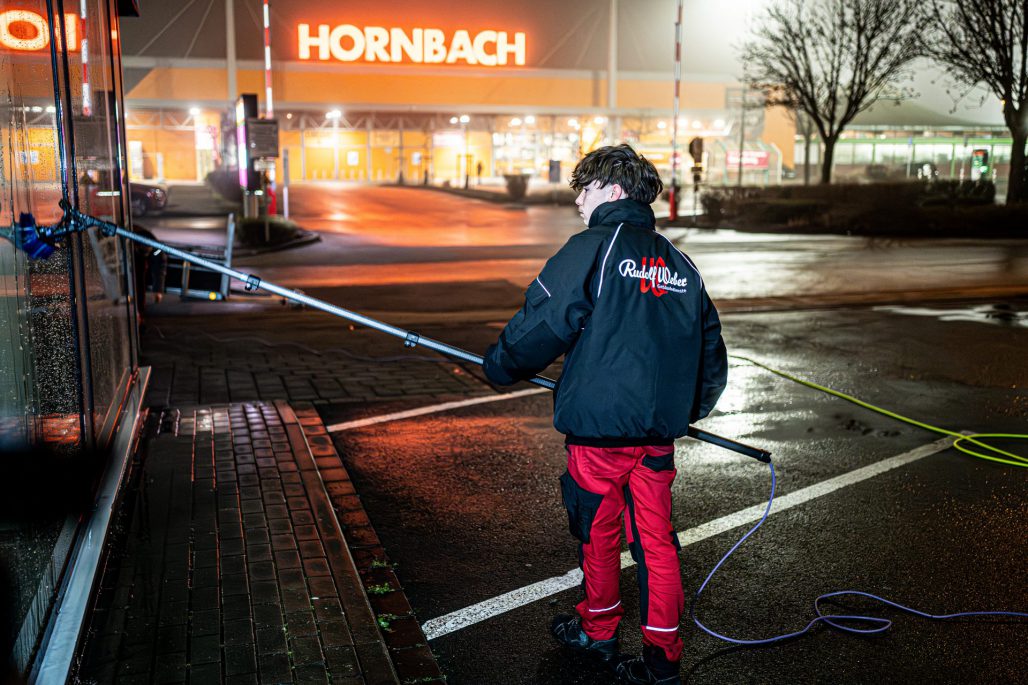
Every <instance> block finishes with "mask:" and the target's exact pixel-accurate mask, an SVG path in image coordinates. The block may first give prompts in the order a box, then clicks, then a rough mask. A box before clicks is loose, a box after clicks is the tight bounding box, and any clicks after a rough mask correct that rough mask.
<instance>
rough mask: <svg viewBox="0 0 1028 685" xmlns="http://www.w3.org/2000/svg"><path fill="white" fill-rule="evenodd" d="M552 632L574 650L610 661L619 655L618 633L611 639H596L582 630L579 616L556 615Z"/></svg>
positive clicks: (552, 624)
mask: <svg viewBox="0 0 1028 685" xmlns="http://www.w3.org/2000/svg"><path fill="white" fill-rule="evenodd" d="M550 632H551V633H553V637H555V638H557V642H559V643H560V644H561V645H563V646H564V647H567V648H568V649H570V650H572V651H575V652H581V653H583V654H589V655H592V656H595V657H597V658H599V659H600V660H602V661H605V662H608V663H609V662H611V661H613V659H614V657H616V656H617V655H618V638H617V635H615V636H614V637H612V638H610V639H609V640H594V639H592V638H591V637H589V636H588V635H586V634H585V631H584V630H582V623H581V621H580V619H579V618H578V617H577V616H569V615H567V614H559V615H557V616H554V617H553V622H552V623H551V624H550Z"/></svg>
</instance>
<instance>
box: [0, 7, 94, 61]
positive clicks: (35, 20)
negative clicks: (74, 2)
mask: <svg viewBox="0 0 1028 685" xmlns="http://www.w3.org/2000/svg"><path fill="white" fill-rule="evenodd" d="M64 32H65V34H67V36H68V49H69V50H71V51H72V52H74V51H76V50H78V49H79V35H78V34H79V18H78V15H75V14H65V15H64ZM57 39H58V45H60V35H59V34H58V36H57ZM0 47H3V48H6V49H8V50H19V51H22V52H36V51H39V50H46V49H47V48H49V47H50V27H49V26H47V23H46V17H44V16H43V15H41V14H38V13H36V12H31V11H29V10H4V11H2V12H0Z"/></svg>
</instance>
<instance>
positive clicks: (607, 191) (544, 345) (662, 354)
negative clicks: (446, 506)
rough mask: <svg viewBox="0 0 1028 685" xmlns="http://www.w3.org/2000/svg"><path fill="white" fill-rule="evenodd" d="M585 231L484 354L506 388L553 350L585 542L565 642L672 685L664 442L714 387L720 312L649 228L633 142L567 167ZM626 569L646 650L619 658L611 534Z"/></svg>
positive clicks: (572, 518)
mask: <svg viewBox="0 0 1028 685" xmlns="http://www.w3.org/2000/svg"><path fill="white" fill-rule="evenodd" d="M571 187H572V188H573V189H575V190H577V191H579V195H578V199H577V200H576V201H575V204H576V205H577V206H578V211H579V214H581V216H582V220H583V221H584V222H585V223H586V225H587V226H588V227H589V228H588V230H585V231H582V232H581V233H578V234H576V235H574V236H572V237H571V239H570V240H568V242H567V243H566V244H565V245H564V247H562V248H561V249H560V251H559V252H557V254H555V255H554V256H553V257H551V258H550V260H549V261H548V262H547V263H546V266H545V267H543V270H542V272H541V273H540V274H539V277H538V278H536V279H535V280H534V281H532V284H531V285H530V286H528V290H527V292H526V293H525V304H524V306H523V307H522V308H521V310H520V311H519V312H518V313H517V314H515V315H514V317H513V318H512V319H511V320H510V322H509V323H508V324H507V326H506V327H505V328H504V330H503V332H502V333H501V334H500V337H499V340H497V342H496V344H495V345H492V346H490V348H489V350H488V351H487V352H486V355H485V372H486V374H487V375H488V377H489V378H490V380H492V381H493V382H494V383H497V384H501V385H509V384H512V383H514V382H516V381H518V380H522V379H525V378H529V377H531V376H533V375H534V374H537V373H539V372H540V371H542V370H543V369H545V368H546V367H547V366H549V365H550V364H551V363H552V362H553V361H555V360H556V359H557V358H558V357H560V356H561V355H562V354H563V355H565V359H564V367H563V372H562V373H561V376H560V379H559V381H558V384H557V388H556V390H555V391H554V409H553V425H554V427H556V429H557V430H558V431H560V432H561V433H563V434H564V435H565V436H566V439H565V442H566V445H567V452H568V469H567V472H566V473H565V474H564V475H563V476H561V479H560V483H561V490H562V494H563V498H564V505H565V507H566V508H567V512H568V523H569V526H570V529H571V534H572V535H574V536H575V537H576V538H577V539H578V540H579V541H580V542H581V545H580V555H579V559H580V563H581V567H582V571H583V573H584V576H585V579H584V583H583V587H584V590H585V598H584V599H583V600H582V601H581V603H579V604H578V606H577V609H578V616H574V617H572V616H567V615H561V616H557V617H556V618H554V620H553V624H552V632H553V635H554V636H555V637H556V639H557V641H558V642H560V643H561V644H562V645H564V646H566V647H568V648H570V649H572V650H575V651H579V652H584V653H589V654H593V655H595V656H598V657H600V658H602V659H603V660H604V661H607V662H609V663H611V664H612V665H614V666H615V667H616V668H617V671H618V675H619V676H620V677H621V679H622V680H624V681H626V682H629V683H646V684H651V683H660V685H673V684H674V683H679V682H681V681H680V678H679V661H680V659H681V654H682V639H681V637H680V636H679V634H678V631H679V620H680V618H681V614H682V612H683V610H684V605H685V596H684V593H683V591H682V583H681V575H680V569H679V562H678V549H679V548H678V538H677V537H676V535H675V531H674V528H673V527H672V525H671V483H672V481H674V478H675V474H676V473H677V471H676V469H675V463H674V441H675V439H676V438H680V437H682V436H684V435H685V434H686V430H687V428H688V426H689V424H690V423H691V422H693V421H696V420H698V419H702V418H703V417H704V416H706V415H707V414H708V413H709V412H710V410H711V409H713V407H714V404H715V402H717V400H718V397H720V395H721V392H722V391H723V390H724V388H725V382H726V378H727V369H728V365H727V359H726V353H725V344H724V341H723V340H722V338H721V323H720V321H719V320H718V315H717V310H716V309H715V308H714V305H713V304H712V303H711V301H710V298H709V297H708V296H707V292H706V290H705V288H704V286H703V281H702V279H701V278H700V274H699V272H698V271H697V270H696V267H695V265H694V264H693V263H692V261H690V260H689V258H688V257H686V256H685V255H684V254H683V253H681V252H680V251H679V250H678V249H677V248H675V246H674V245H673V244H672V243H671V242H670V241H669V240H667V239H666V238H665V237H664V236H662V235H661V234H659V233H657V232H656V230H655V227H654V217H653V211H652V210H651V209H650V204H651V203H652V202H653V201H654V200H655V199H656V198H657V195H658V194H659V193H660V191H661V189H662V188H663V184H662V183H661V181H660V177H659V176H658V175H657V170H656V169H655V168H654V166H653V164H651V163H650V162H649V161H647V160H646V159H645V158H644V157H642V156H640V155H639V154H637V153H636V152H635V150H633V149H632V148H631V147H629V146H628V145H618V146H613V147H604V148H600V149H598V150H595V151H593V152H590V153H589V154H587V155H586V156H585V157H584V158H583V159H582V160H581V161H580V162H579V163H578V165H577V166H576V167H575V170H574V172H572V174H571ZM622 519H623V525H624V530H625V536H626V538H627V540H628V545H629V549H630V550H631V553H632V556H633V558H634V559H635V561H636V563H637V565H638V566H637V570H638V581H639V594H640V602H641V605H642V606H641V611H640V614H641V615H640V620H641V625H642V641H643V654H642V656H641V657H636V658H632V659H630V658H622V657H621V656H620V655H619V652H618V639H617V628H618V623H619V622H620V620H621V616H622V615H623V614H624V609H623V607H622V606H621V599H620V590H619V587H618V581H619V578H620V575H621V564H620V529H621V526H622Z"/></svg>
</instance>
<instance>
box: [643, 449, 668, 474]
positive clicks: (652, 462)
mask: <svg viewBox="0 0 1028 685" xmlns="http://www.w3.org/2000/svg"><path fill="white" fill-rule="evenodd" d="M642 465H643V466H645V467H646V468H648V469H649V470H650V471H673V470H674V469H675V453H674V452H672V453H671V454H664V455H661V456H659V457H643V460H642Z"/></svg>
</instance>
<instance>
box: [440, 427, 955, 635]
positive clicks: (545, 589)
mask: <svg viewBox="0 0 1028 685" xmlns="http://www.w3.org/2000/svg"><path fill="white" fill-rule="evenodd" d="M953 441H954V438H951V437H948V438H943V439H941V440H936V441H935V442H930V443H928V444H927V445H922V446H921V447H917V448H915V449H912V450H910V451H909V452H904V453H903V454H898V455H896V456H894V457H890V458H888V459H883V460H882V461H879V462H875V463H874V464H871V465H869V466H864V467H862V468H859V469H854V470H853V471H848V472H847V473H844V474H842V475H839V476H835V477H834V478H829V479H827V480H823V481H821V482H820V483H815V484H814V485H810V486H807V487H805V488H800V489H799V490H796V491H795V492H790V493H789V494H787V495H783V496H781V497H777V498H775V502H774V507H773V508H772V509H771V512H770V514H769V516H773V515H774V514H778V513H781V512H783V511H785V510H786V509H791V508H793V507H796V506H799V505H801V504H803V503H805V502H809V501H811V500H813V499H817V498H818V497H824V496H825V495H827V494H829V493H832V492H835V491H836V490H839V489H842V488H844V487H847V486H850V485H854V484H856V483H859V482H861V481H864V480H867V479H868V478H873V477H875V476H877V475H880V474H882V473H885V472H886V471H891V470H892V469H896V468H899V467H901V466H906V465H907V464H910V463H912V462H915V461H917V460H918V459H924V458H925V457H928V456H931V455H933V454H938V453H939V452H942V451H943V450H946V449H948V448H949V447H950V446H952V445H953ZM766 506H767V503H766V502H762V503H760V504H755V505H753V506H752V507H747V508H746V509H742V510H740V511H737V512H735V513H734V514H728V515H727V516H722V517H720V518H716V519H714V520H713V521H708V522H707V523H703V524H700V525H698V526H696V527H694V528H690V529H689V530H684V531H682V532H681V533H679V534H678V540H679V542H681V543H682V546H683V547H686V546H688V545H691V544H694V543H696V542H699V541H701V540H706V539H707V538H710V537H713V536H715V535H720V534H721V533H725V532H727V531H730V530H732V529H734V528H738V527H739V526H742V525H745V524H748V523H754V522H756V521H759V520H760V517H761V516H762V515H763V513H764V508H765V507H766ZM634 564H635V562H634V561H633V560H632V557H631V555H630V554H629V553H628V552H625V553H624V554H622V555H621V568H623V569H624V568H628V567H630V566H632V565H634ZM581 582H582V571H581V570H579V569H574V570H572V571H568V572H567V573H565V574H564V575H562V576H556V577H554V578H547V579H546V580H542V581H539V582H538V583H533V584H531V585H527V586H525V587H523V588H519V589H517V590H513V591H511V592H507V593H505V594H502V595H500V596H499V597H493V598H492V599H487V600H485V601H484V602H479V603H478V604H473V605H471V606H469V607H466V608H464V609H460V610H458V611H454V612H452V613H449V614H446V615H445V616H440V617H438V618H433V619H431V620H429V621H425V624H424V625H422V626H421V628H422V630H424V631H425V637H427V638H428V639H429V640H434V639H436V638H438V637H442V636H443V635H448V634H450V633H452V632H455V631H458V630H461V629H462V628H467V627H468V626H470V625H474V624H475V623H478V622H479V621H485V620H486V619H489V618H493V617H494V616H499V615H500V614H504V613H506V612H508V611H511V610H513V609H517V608H518V607H522V606H525V605H526V604H531V603H532V602H536V601H538V600H540V599H545V598H546V597H549V596H551V595H555V594H557V593H559V592H563V591H565V590H570V589H571V588H573V587H575V586H576V585H578V584H580V583H581Z"/></svg>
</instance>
